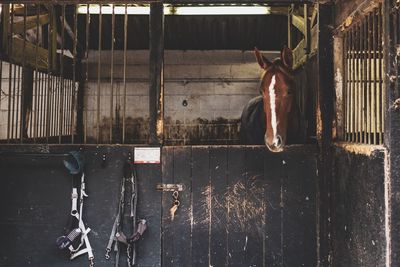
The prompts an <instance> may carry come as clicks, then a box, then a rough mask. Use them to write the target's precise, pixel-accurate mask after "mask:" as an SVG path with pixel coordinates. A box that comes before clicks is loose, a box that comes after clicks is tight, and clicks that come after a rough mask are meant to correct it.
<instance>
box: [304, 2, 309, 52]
mask: <svg viewBox="0 0 400 267" xmlns="http://www.w3.org/2000/svg"><path fill="white" fill-rule="evenodd" d="M303 33H304V49H305V53H306V54H309V53H310V23H309V21H308V5H307V4H304V32H303Z"/></svg>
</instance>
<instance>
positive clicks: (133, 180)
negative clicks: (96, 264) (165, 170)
mask: <svg viewBox="0 0 400 267" xmlns="http://www.w3.org/2000/svg"><path fill="white" fill-rule="evenodd" d="M131 162H132V156H131V154H130V153H129V156H128V160H127V161H126V162H125V163H124V171H123V177H122V180H121V190H120V196H119V204H118V210H117V214H116V216H115V220H114V224H113V226H112V229H111V233H110V238H109V240H108V243H107V247H106V253H105V258H106V259H107V260H109V259H110V258H111V256H110V253H111V251H112V249H113V250H114V252H115V253H116V256H115V266H118V265H119V258H120V252H121V248H120V246H121V243H122V244H123V245H125V246H126V255H127V266H129V267H131V266H134V265H135V264H136V242H137V241H138V240H139V239H140V237H141V236H142V235H143V233H144V232H145V231H146V229H147V222H146V220H145V219H140V220H139V221H138V224H137V225H136V221H137V218H136V211H137V199H138V198H137V197H138V186H137V175H136V169H135V166H134V164H133V163H131ZM125 203H129V206H130V209H129V211H128V214H129V218H130V220H129V224H130V226H129V227H128V229H129V230H130V231H129V232H131V233H132V234H130V235H127V234H125V233H124V230H123V223H124V218H125V217H126V216H125V213H126V209H125Z"/></svg>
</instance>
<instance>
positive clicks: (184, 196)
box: [168, 147, 193, 267]
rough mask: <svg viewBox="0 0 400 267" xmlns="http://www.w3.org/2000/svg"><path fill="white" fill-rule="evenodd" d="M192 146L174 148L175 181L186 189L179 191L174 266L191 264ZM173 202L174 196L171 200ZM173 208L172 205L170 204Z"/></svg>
mask: <svg viewBox="0 0 400 267" xmlns="http://www.w3.org/2000/svg"><path fill="white" fill-rule="evenodd" d="M191 156H192V148H191V147H175V148H174V183H180V184H183V185H184V188H185V190H184V191H182V192H179V201H180V206H179V209H178V210H177V212H176V213H175V218H174V220H173V222H171V223H172V224H173V227H174V228H173V229H174V237H173V238H174V266H182V267H184V266H190V261H191V260H190V258H191V250H190V249H189V248H190V247H191V231H192V229H191V225H190V221H191V211H192V197H191V191H192V190H193V189H191V188H192V187H191V181H190V176H191V161H190V158H191ZM170 202H171V204H172V198H171V200H170ZM170 208H171V205H170ZM168 212H169V210H168Z"/></svg>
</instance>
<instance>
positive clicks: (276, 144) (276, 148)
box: [264, 135, 284, 153]
mask: <svg viewBox="0 0 400 267" xmlns="http://www.w3.org/2000/svg"><path fill="white" fill-rule="evenodd" d="M264 142H265V145H266V146H267V148H268V149H269V151H271V152H275V153H277V152H282V151H283V147H284V142H283V139H282V137H281V136H280V135H277V136H276V138H274V140H273V142H272V144H269V143H268V139H267V135H265V136H264Z"/></svg>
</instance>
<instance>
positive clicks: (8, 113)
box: [7, 62, 12, 143]
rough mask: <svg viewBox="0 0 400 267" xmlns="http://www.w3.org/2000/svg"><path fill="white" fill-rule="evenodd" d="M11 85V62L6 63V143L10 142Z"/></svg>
mask: <svg viewBox="0 0 400 267" xmlns="http://www.w3.org/2000/svg"><path fill="white" fill-rule="evenodd" d="M11 87H12V64H11V62H9V63H8V95H7V98H8V110H7V143H9V142H10V131H11Z"/></svg>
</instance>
